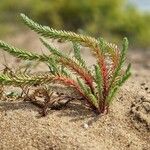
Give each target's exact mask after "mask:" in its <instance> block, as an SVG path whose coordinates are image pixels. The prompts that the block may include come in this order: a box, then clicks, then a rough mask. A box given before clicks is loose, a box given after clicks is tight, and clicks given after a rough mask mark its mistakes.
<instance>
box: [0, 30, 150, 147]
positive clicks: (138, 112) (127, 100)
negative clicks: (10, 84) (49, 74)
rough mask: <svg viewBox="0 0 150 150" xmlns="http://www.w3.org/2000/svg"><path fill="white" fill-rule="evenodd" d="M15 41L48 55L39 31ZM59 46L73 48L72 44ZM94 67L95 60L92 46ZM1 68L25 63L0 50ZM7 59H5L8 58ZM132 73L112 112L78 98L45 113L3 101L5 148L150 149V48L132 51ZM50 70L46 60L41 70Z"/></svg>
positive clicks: (0, 120) (0, 124)
mask: <svg viewBox="0 0 150 150" xmlns="http://www.w3.org/2000/svg"><path fill="white" fill-rule="evenodd" d="M5 41H7V42H8V43H10V44H13V45H15V46H18V47H20V48H21V47H23V48H26V49H30V50H32V49H33V50H34V51H35V52H38V53H41V52H44V53H48V52H46V51H45V49H44V48H43V46H42V45H41V44H40V42H39V40H38V38H37V36H36V35H35V34H33V33H32V32H31V33H28V32H27V33H26V34H18V35H16V36H15V37H9V38H6V39H5ZM54 44H55V45H56V46H57V47H59V48H61V49H63V50H67V51H69V49H70V45H69V44H68V43H67V44H62V43H59V44H58V43H57V42H56V41H54ZM83 56H84V58H85V59H86V60H87V62H88V65H91V64H93V63H94V59H93V58H92V56H91V55H90V54H89V51H88V50H87V49H83ZM0 58H1V59H0V64H1V65H0V70H1V69H3V68H4V66H3V65H2V64H4V63H6V62H7V64H8V65H9V66H10V67H16V66H18V65H19V63H20V61H19V60H18V59H16V58H14V57H12V56H10V55H8V54H7V53H2V52H0ZM3 58H5V59H3ZM128 58H129V59H128V61H130V62H131V63H132V77H131V78H130V79H129V80H128V81H127V82H126V83H125V84H124V85H123V86H122V88H121V89H120V91H119V93H118V94H117V96H116V98H115V99H114V101H113V103H112V105H111V106H110V111H109V113H108V114H107V115H100V116H96V115H95V114H94V113H93V112H91V111H90V110H88V109H87V108H85V107H84V106H82V105H80V104H79V103H77V102H75V101H73V102H71V103H69V104H68V105H67V106H66V107H65V108H64V109H61V110H58V111H56V110H49V111H48V115H47V116H45V117H39V108H38V107H36V106H34V105H33V104H31V103H29V102H24V101H22V100H15V101H14V100H10V99H8V100H5V101H4V100H1V101H0V150H149V149H150V51H145V50H143V51H142V50H141V51H138V50H136V51H135V50H130V51H129V54H128ZM37 70H38V71H42V70H44V71H46V70H48V68H47V67H46V66H45V65H44V64H41V65H39V66H38V67H36V70H35V71H37Z"/></svg>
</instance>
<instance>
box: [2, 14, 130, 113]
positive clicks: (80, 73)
mask: <svg viewBox="0 0 150 150" xmlns="http://www.w3.org/2000/svg"><path fill="white" fill-rule="evenodd" d="M21 18H22V20H23V22H24V23H25V24H26V25H27V26H28V27H29V28H30V29H32V30H33V31H35V32H37V33H38V34H39V35H40V36H42V38H40V40H41V42H42V43H43V45H44V46H45V47H46V48H47V49H48V50H49V51H50V55H48V56H47V55H44V54H43V55H39V54H35V53H31V52H28V51H25V50H21V49H18V48H15V47H13V46H10V45H8V44H6V43H5V42H3V41H0V48H2V49H3V50H5V51H7V52H8V53H10V54H11V55H13V56H15V57H18V58H21V59H24V60H32V61H40V62H45V63H46V64H48V66H49V68H50V72H49V73H48V74H47V73H46V74H45V73H43V74H40V75H36V74H27V73H18V74H13V75H12V74H9V73H6V74H1V75H0V83H1V84H2V85H14V86H24V85H35V84H38V85H43V84H46V85H49V86H51V85H52V84H55V83H59V84H62V85H64V86H67V87H70V88H73V89H74V90H75V91H76V92H77V93H78V94H79V95H80V96H81V97H82V98H83V99H84V100H85V101H86V103H87V104H88V105H89V107H90V108H92V109H93V110H94V111H95V112H96V113H98V114H100V113H104V112H107V111H108V108H109V105H110V103H111V102H112V99H113V97H114V96H115V94H116V93H117V91H118V89H119V87H120V86H121V85H122V84H123V83H124V82H125V81H126V80H127V79H128V78H129V76H130V75H131V73H130V67H131V65H130V64H129V65H128V67H127V69H126V70H125V71H123V65H124V63H125V59H126V52H127V49H128V40H127V38H124V40H123V46H122V50H121V51H120V50H119V49H118V48H117V46H116V45H114V44H111V43H108V42H106V41H104V40H103V39H102V38H99V39H95V38H93V37H89V36H84V35H79V34H76V33H73V32H67V31H57V30H54V29H52V28H49V27H47V26H42V25H39V24H38V23H35V22H34V21H32V20H31V19H29V18H28V17H27V16H25V15H24V14H21ZM44 37H45V38H52V39H61V40H63V41H70V42H72V43H73V48H74V57H73V58H71V57H69V56H67V55H66V54H64V53H62V52H60V51H59V50H58V49H56V48H55V47H53V46H51V45H50V44H49V43H48V42H47V41H46V39H44ZM81 46H85V47H89V48H90V50H91V52H92V53H93V56H94V57H95V58H96V64H95V65H93V66H92V69H89V68H88V67H87V65H86V62H85V61H84V60H83V59H82V57H81V54H80V47H81Z"/></svg>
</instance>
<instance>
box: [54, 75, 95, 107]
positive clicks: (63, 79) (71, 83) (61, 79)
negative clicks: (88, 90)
mask: <svg viewBox="0 0 150 150" xmlns="http://www.w3.org/2000/svg"><path fill="white" fill-rule="evenodd" d="M53 81H54V82H57V81H59V82H62V83H63V84H64V85H66V86H72V87H74V88H75V89H76V90H77V91H78V92H79V94H80V95H81V96H82V97H83V98H85V100H86V101H87V103H88V104H89V106H90V107H91V108H92V109H93V110H95V109H97V108H96V107H95V106H94V105H92V103H91V102H90V100H89V99H88V97H87V96H86V95H85V94H84V93H83V92H82V90H81V89H80V87H79V85H78V84H77V83H76V82H75V81H74V80H73V79H68V78H66V77H63V76H56V77H55V78H54V79H53Z"/></svg>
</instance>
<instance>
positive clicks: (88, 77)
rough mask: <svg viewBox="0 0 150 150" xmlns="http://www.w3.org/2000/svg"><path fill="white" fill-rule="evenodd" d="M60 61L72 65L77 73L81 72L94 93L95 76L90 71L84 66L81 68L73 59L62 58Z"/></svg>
mask: <svg viewBox="0 0 150 150" xmlns="http://www.w3.org/2000/svg"><path fill="white" fill-rule="evenodd" d="M60 61H61V62H62V63H63V64H65V65H67V66H68V67H70V68H71V69H72V70H73V71H75V72H76V73H77V74H79V75H80V76H81V78H82V79H84V80H85V82H86V84H87V85H88V86H89V87H90V89H91V91H92V93H94V87H93V76H92V75H91V74H90V73H88V72H87V71H86V70H85V69H84V68H81V66H79V65H77V64H76V63H75V62H74V61H72V60H71V59H60Z"/></svg>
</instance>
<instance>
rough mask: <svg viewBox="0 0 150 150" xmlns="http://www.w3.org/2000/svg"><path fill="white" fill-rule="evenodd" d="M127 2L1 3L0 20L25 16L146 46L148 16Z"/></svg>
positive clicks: (3, 0)
mask: <svg viewBox="0 0 150 150" xmlns="http://www.w3.org/2000/svg"><path fill="white" fill-rule="evenodd" d="M126 3H127V0H94V1H93V0H82V1H81V0H43V1H42V0H24V1H18V0H13V1H12V0H1V3H0V14H1V15H0V21H1V22H7V23H11V24H12V22H14V20H15V18H16V15H17V14H18V13H20V12H22V13H28V15H30V16H31V17H32V18H34V19H36V20H38V21H39V22H42V23H44V24H47V25H50V26H51V27H55V28H57V29H60V28H63V29H65V30H73V31H77V30H78V29H82V30H84V31H85V32H86V33H91V34H93V35H96V36H98V35H99V34H100V35H101V36H105V37H106V38H109V39H110V38H111V39H112V40H113V39H115V41H116V39H117V40H118V39H120V38H122V37H123V36H127V37H129V40H130V42H131V45H132V46H133V47H137V46H142V47H149V46H150V44H149V37H150V30H149V26H150V15H149V14H144V13H143V14H141V13H140V12H139V11H138V10H137V9H135V8H134V7H133V6H128V5H126ZM6 20H7V21H6ZM16 21H17V20H16ZM3 29H4V27H3ZM8 30H10V27H9V28H8ZM0 32H2V33H3V32H4V30H0ZM134 43H136V45H134Z"/></svg>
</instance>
